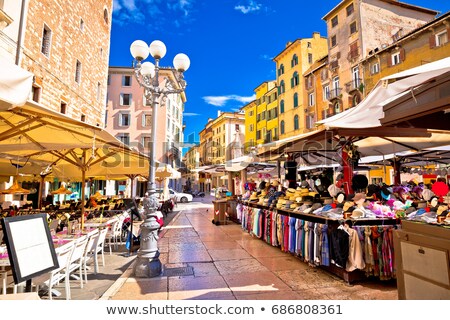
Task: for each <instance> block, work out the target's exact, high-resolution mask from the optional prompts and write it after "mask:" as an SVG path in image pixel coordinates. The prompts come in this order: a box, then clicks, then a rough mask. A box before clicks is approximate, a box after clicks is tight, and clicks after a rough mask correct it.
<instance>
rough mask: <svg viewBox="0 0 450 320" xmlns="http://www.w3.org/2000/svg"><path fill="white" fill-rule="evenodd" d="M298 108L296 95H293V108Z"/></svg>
mask: <svg viewBox="0 0 450 320" xmlns="http://www.w3.org/2000/svg"><path fill="white" fill-rule="evenodd" d="M297 107H298V93H297V92H296V93H294V108H297Z"/></svg>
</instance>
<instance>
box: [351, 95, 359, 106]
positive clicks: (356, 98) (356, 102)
mask: <svg viewBox="0 0 450 320" xmlns="http://www.w3.org/2000/svg"><path fill="white" fill-rule="evenodd" d="M360 102H361V97H360V96H359V94H355V95H354V96H353V98H352V107H355V106H356V105H357V104H358V103H360Z"/></svg>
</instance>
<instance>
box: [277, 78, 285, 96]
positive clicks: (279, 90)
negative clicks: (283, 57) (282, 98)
mask: <svg viewBox="0 0 450 320" xmlns="http://www.w3.org/2000/svg"><path fill="white" fill-rule="evenodd" d="M284 91H285V87H284V80H281V82H280V86H279V87H278V94H281V93H284Z"/></svg>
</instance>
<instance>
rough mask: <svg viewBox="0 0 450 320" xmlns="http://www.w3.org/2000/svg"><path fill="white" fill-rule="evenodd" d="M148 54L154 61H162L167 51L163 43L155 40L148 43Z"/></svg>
mask: <svg viewBox="0 0 450 320" xmlns="http://www.w3.org/2000/svg"><path fill="white" fill-rule="evenodd" d="M149 48H150V54H151V55H152V57H153V58H155V59H162V58H164V56H165V55H166V52H167V49H166V45H165V44H164V42H162V41H159V40H155V41H153V42H152V43H150V47H149Z"/></svg>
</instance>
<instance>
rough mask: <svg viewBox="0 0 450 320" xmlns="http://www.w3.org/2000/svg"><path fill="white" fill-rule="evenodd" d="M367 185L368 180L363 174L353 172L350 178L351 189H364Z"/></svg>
mask: <svg viewBox="0 0 450 320" xmlns="http://www.w3.org/2000/svg"><path fill="white" fill-rule="evenodd" d="M368 185H369V180H368V179H367V177H366V176H365V175H362V174H355V175H354V176H353V178H352V189H353V190H365V189H366V188H367V186H368Z"/></svg>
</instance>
